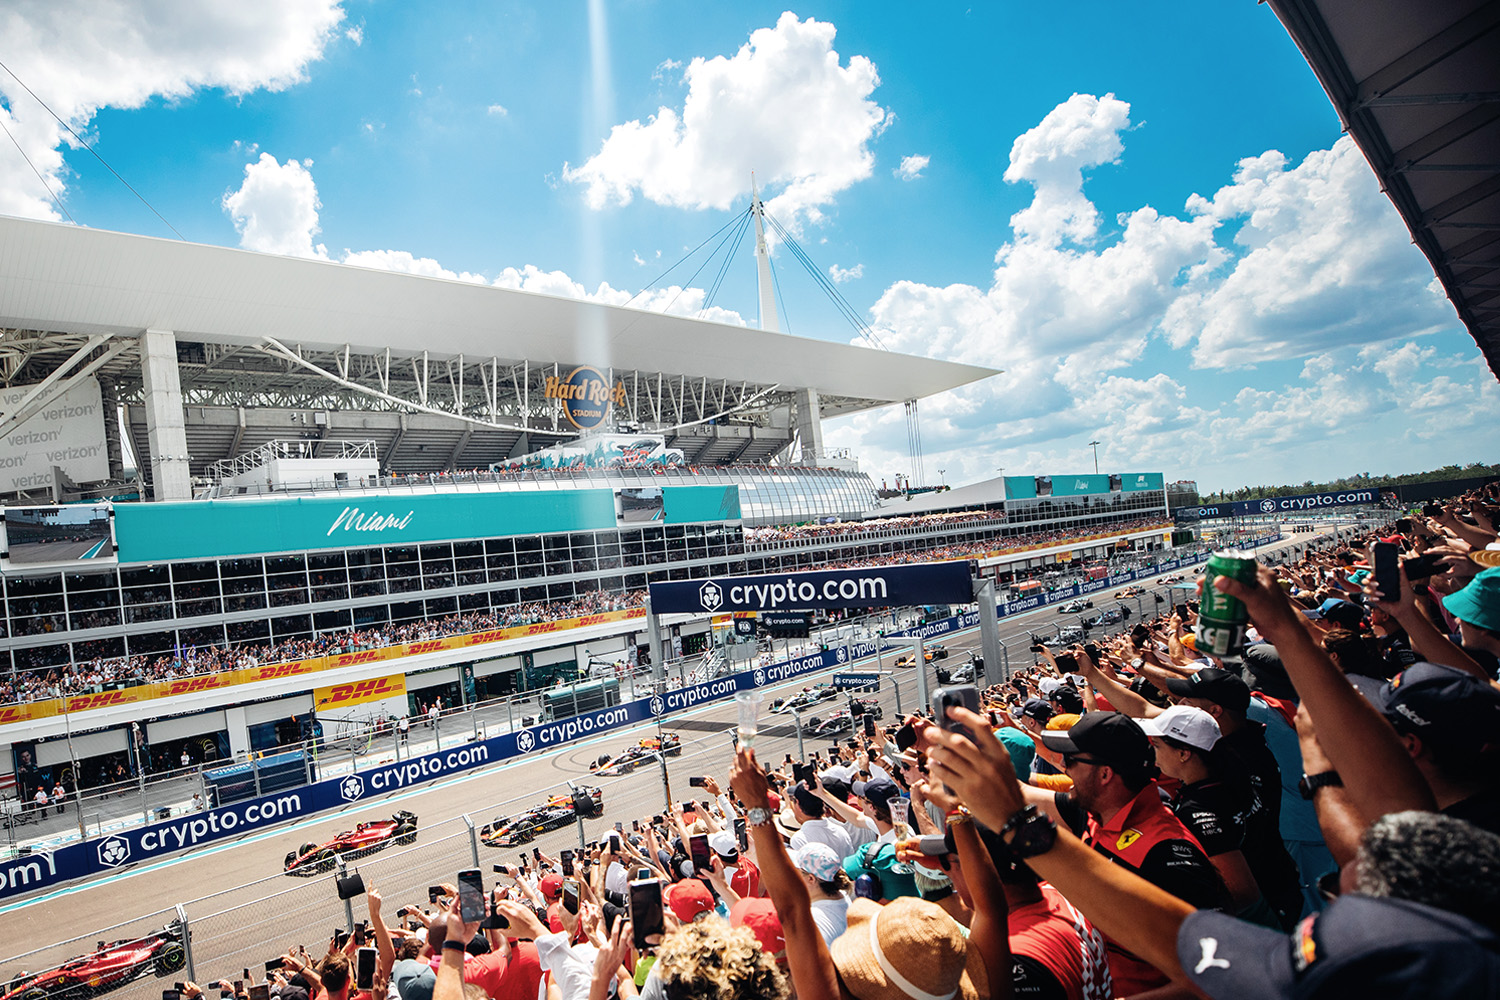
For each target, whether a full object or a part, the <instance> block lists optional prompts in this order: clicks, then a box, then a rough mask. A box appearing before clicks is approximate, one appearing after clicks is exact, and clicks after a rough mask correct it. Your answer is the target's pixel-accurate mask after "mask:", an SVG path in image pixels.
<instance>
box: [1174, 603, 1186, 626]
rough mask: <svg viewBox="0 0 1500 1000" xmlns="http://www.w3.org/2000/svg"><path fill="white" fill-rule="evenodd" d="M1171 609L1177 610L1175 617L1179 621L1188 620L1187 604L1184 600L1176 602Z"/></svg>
mask: <svg viewBox="0 0 1500 1000" xmlns="http://www.w3.org/2000/svg"><path fill="white" fill-rule="evenodd" d="M1172 610H1173V611H1175V612H1177V618H1178V620H1179V621H1184V622H1185V621H1187V620H1188V606H1187V604H1186V603H1185V602H1184V603H1182V604H1178V605H1177V606H1176V607H1174V608H1173V609H1172Z"/></svg>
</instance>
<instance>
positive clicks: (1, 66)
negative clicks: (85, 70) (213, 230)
mask: <svg viewBox="0 0 1500 1000" xmlns="http://www.w3.org/2000/svg"><path fill="white" fill-rule="evenodd" d="M0 69H3V70H5V72H7V73H9V74H10V75H11V78H12V79H14V80H15V81H16V82H17V83H19V84H20V85H21V89H23V90H25V91H26V93H28V94H30V95H31V96H32V98H33V99H34V100H35V101H36V102H37V103H38V104H40V105H41V106H42V107H43V108H45V109H46V111H47V114H49V115H51V116H52V117H53V118H56V119H57V124H59V125H61V126H62V127H63V128H65V129H67V130H68V134H69V135H71V136H72V137H73V138H75V139H77V140H78V144H79V145H80V146H82V147H83V148H84V149H86V150H88V151H89V152H90V153H93V154H94V159H96V160H98V161H99V162H100V163H102V164H104V169H106V170H108V171H109V172H110V173H112V174H114V175H115V180H117V181H119V182H120V183H121V184H124V185H125V189H126V190H127V191H129V192H130V193H131V194H133V195H135V196H136V197H137V198H139V199H140V201H141V204H142V205H145V206H146V207H147V208H149V209H151V214H152V215H154V216H156V217H157V218H158V219H161V221H162V225H164V226H166V227H167V228H168V229H170V230H172V232H173V233H175V234H176V236H177V238H178V239H179V240H182V241H183V242H184V243H186V242H187V237H186V236H184V235H182V234H181V233H179V232H177V227H176V226H174V225H172V224H171V223H170V222H168V221H167V220H166V217H165V216H163V215H162V214H161V213H160V212H158V211H157V210H156V206H154V205H152V204H151V203H150V202H149V201H147V200H146V198H145V196H144V195H142V194H141V193H140V192H139V191H137V190H136V189H135V188H133V187H131V186H130V182H129V181H127V180H126V179H125V178H123V177H121V176H120V172H119V171H118V170H116V169H115V168H114V167H111V166H110V165H109V161H107V160H105V158H104V157H102V156H100V155H99V153H98V151H97V150H95V149H94V147H93V146H90V145H89V144H88V143H87V142H86V141H84V138H83V136H81V135H79V134H78V133H77V132H74V131H73V126H71V125H69V124H68V123H67V122H65V121H63V120H62V119H61V118H60V117H58V114H57V112H56V111H53V110H52V108H51V107H49V106H48V105H47V102H46V101H44V100H42V99H41V98H40V97H37V96H36V91H34V90H32V89H31V88H30V87H28V86H26V81H25V80H22V79H21V78H20V77H19V76H16V71H15V70H13V69H11V68H10V67H9V66H7V65H5V63H3V62H0ZM69 218H71V216H70V217H69Z"/></svg>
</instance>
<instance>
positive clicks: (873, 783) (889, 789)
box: [854, 778, 901, 805]
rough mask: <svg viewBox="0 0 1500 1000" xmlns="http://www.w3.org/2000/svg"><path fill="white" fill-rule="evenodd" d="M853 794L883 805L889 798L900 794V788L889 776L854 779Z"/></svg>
mask: <svg viewBox="0 0 1500 1000" xmlns="http://www.w3.org/2000/svg"><path fill="white" fill-rule="evenodd" d="M854 794H855V795H858V796H859V797H860V798H862V799H869V800H870V801H871V802H879V803H881V804H882V805H884V804H885V803H887V802H890V801H891V799H893V798H895V797H896V796H898V795H900V794H901V789H899V788H897V787H896V783H895V782H894V781H891V780H890V779H889V778H871V779H870V780H869V781H856V782H855V783H854Z"/></svg>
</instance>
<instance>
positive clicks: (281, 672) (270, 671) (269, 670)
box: [255, 661, 310, 681]
mask: <svg viewBox="0 0 1500 1000" xmlns="http://www.w3.org/2000/svg"><path fill="white" fill-rule="evenodd" d="M307 669H310V668H305V667H304V666H303V664H302V663H301V662H300V661H299V662H297V663H277V664H274V665H272V666H269V667H260V668H258V669H257V671H256V674H255V679H256V680H261V681H269V680H275V679H276V678H277V677H295V676H297V675H298V674H300V673H305V672H306V671H307Z"/></svg>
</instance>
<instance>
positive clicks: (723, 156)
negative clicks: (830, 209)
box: [563, 12, 888, 230]
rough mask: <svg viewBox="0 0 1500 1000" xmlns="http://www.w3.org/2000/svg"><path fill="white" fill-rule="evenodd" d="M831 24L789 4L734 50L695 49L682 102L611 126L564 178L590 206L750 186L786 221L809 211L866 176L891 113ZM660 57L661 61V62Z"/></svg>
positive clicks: (719, 198)
mask: <svg viewBox="0 0 1500 1000" xmlns="http://www.w3.org/2000/svg"><path fill="white" fill-rule="evenodd" d="M834 34H835V31H834V26H833V25H832V24H828V23H826V22H822V21H816V20H814V19H812V18H808V19H807V20H806V21H799V20H798V19H797V17H796V15H794V14H792V13H790V12H787V13H784V14H782V15H781V17H780V18H779V19H778V20H777V22H776V26H775V27H774V28H761V29H758V30H756V31H755V32H753V33H752V34H751V35H750V40H749V42H747V43H746V44H745V45H744V46H742V47H741V48H740V50H739V51H738V52H737V53H735V54H734V55H733V56H730V57H725V56H715V57H713V58H712V59H705V58H703V57H701V56H700V57H697V58H694V59H693V60H692V62H691V63H689V64H688V67H687V69H686V70H685V71H684V74H683V76H684V80H685V81H686V83H687V87H688V92H687V97H686V99H685V100H684V102H683V106H682V108H681V109H680V110H678V109H676V108H672V107H665V106H663V107H660V108H658V109H657V112H656V114H655V115H654V116H653V117H651V118H649V119H648V120H646V121H644V122H642V121H639V120H634V121H628V122H625V123H623V124H620V125H616V126H615V127H614V128H613V129H611V130H610V134H609V137H608V138H607V139H605V141H604V144H603V145H602V146H601V147H600V149H599V151H598V152H597V153H595V154H594V155H593V156H591V157H590V158H589V159H588V160H587V161H586V162H584V163H583V164H582V165H581V166H579V167H573V166H571V165H568V164H564V166H563V179H564V180H567V181H569V182H572V183H574V184H579V185H582V186H583V188H584V196H585V199H586V200H587V202H588V204H589V206H590V207H592V208H595V209H600V208H603V207H605V206H606V205H608V204H610V203H618V204H622V205H623V204H628V203H629V202H630V201H631V200H632V199H633V198H634V196H635V194H636V192H637V191H639V192H640V193H641V195H643V196H644V197H645V198H647V199H648V200H650V201H653V202H656V203H657V204H661V205H671V206H676V207H681V208H693V209H707V208H713V209H721V210H722V209H726V208H728V207H730V205H731V204H733V203H734V202H735V201H736V200H737V199H740V198H743V197H745V196H746V195H748V194H749V191H750V172H751V170H754V171H755V172H756V178H757V180H758V183H759V184H760V185H761V187H762V188H763V189H764V190H766V191H767V192H775V193H774V196H772V197H770V198H767V199H766V210H767V211H768V212H770V213H771V214H772V215H774V216H776V217H777V218H779V219H780V220H781V221H782V223H783V224H784V225H786V226H788V227H789V228H792V229H794V230H795V229H796V228H798V227H799V226H800V225H801V224H802V223H804V222H809V221H811V222H816V221H818V220H819V219H821V218H822V211H823V209H824V208H826V207H827V206H828V205H829V204H830V203H832V202H833V200H834V198H835V197H836V196H837V195H838V194H839V192H841V191H843V190H845V189H846V188H848V187H849V186H851V185H853V184H855V183H857V182H859V181H861V180H864V179H865V178H867V177H868V176H870V172H871V170H872V169H873V166H874V161H875V157H874V154H873V153H872V152H871V151H870V148H869V146H870V142H871V141H872V140H873V139H874V138H875V137H876V136H877V135H879V133H880V131H881V130H882V129H883V128H884V126H885V125H886V124H887V121H888V117H887V112H886V111H885V110H884V109H883V108H881V107H880V106H879V105H878V104H876V103H875V102H874V101H872V100H870V95H871V94H872V93H874V90H875V87H876V86H877V85H878V84H879V82H880V78H879V76H878V74H877V73H876V70H875V65H874V63H872V62H870V60H869V59H867V58H865V57H864V56H858V55H856V56H851V57H850V58H849V60H848V63H847V65H845V64H844V63H843V61H842V58H841V57H840V55H839V53H838V52H837V51H836V50H835V49H834V48H833V41H834ZM663 65H665V64H663Z"/></svg>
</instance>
